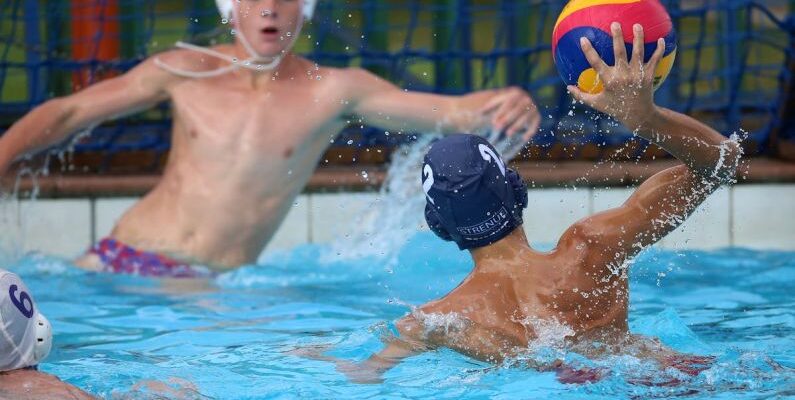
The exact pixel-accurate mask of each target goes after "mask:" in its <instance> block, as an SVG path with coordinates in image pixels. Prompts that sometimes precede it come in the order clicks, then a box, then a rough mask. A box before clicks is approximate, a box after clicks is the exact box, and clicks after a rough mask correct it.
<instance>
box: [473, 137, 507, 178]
mask: <svg viewBox="0 0 795 400" xmlns="http://www.w3.org/2000/svg"><path fill="white" fill-rule="evenodd" d="M478 150H480V156H481V157H483V159H484V160H486V161H494V162H496V163H497V167H499V168H500V172H502V176H505V164H503V163H502V159H500V158H499V157H497V155H496V154H494V150H492V149H491V148H489V146H486V145H485V144H482V143H481V144H479V145H478Z"/></svg>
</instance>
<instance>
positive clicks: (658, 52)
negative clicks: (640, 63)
mask: <svg viewBox="0 0 795 400" xmlns="http://www.w3.org/2000/svg"><path fill="white" fill-rule="evenodd" d="M663 52H665V39H663V38H659V39H657V48H656V49H655V50H654V53H653V54H652V55H651V58H650V59H649V62H648V63H646V68H647V69H648V71H649V72H653V71H654V70H655V69H657V64H659V63H660V59H662V56H663Z"/></svg>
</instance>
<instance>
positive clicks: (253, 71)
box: [233, 41, 295, 86]
mask: <svg viewBox="0 0 795 400" xmlns="http://www.w3.org/2000/svg"><path fill="white" fill-rule="evenodd" d="M233 54H234V57H235V58H237V59H238V60H239V61H238V62H246V61H245V60H248V59H250V58H251V56H250V55H249V53H248V51H247V50H246V48H245V47H244V46H243V44H241V43H240V42H239V41H238V42H236V43H235V45H234V51H233ZM294 58H295V57H294V56H293V54H292V52H290V51H288V52H286V53H285V54H284V55H283V56H282V58H281V61H279V62H278V63H276V65H269V62H259V63H257V62H253V61H252V62H251V64H249V65H247V66H246V67H244V68H240V69H238V72H239V73H240V74H245V75H246V76H250V77H251V79H252V80H253V82H254V83H255V84H256V85H257V86H260V85H261V84H266V83H267V82H269V81H272V80H276V79H278V78H279V76H284V75H285V72H286V71H287V70H288V69H289V65H290V64H292V62H293V61H294ZM259 65H261V66H262V67H261V68H257V67H258V66H259Z"/></svg>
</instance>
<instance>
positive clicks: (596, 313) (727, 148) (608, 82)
mask: <svg viewBox="0 0 795 400" xmlns="http://www.w3.org/2000/svg"><path fill="white" fill-rule="evenodd" d="M616 25H617V24H614V26H613V28H612V30H613V32H612V34H613V39H614V51H615V53H616V54H615V59H616V60H619V62H618V63H617V65H615V66H613V67H609V66H607V65H605V64H604V62H603V61H602V60H601V59H600V58H599V56H598V55H597V54H596V52H595V51H594V49H593V47H592V46H591V45H590V43H588V42H587V40H584V41H583V42H582V47H583V51H584V52H585V54H586V56H587V58H588V60H589V62H590V63H591V65H592V66H593V67H594V69H595V70H596V71H597V72H598V73H599V75H600V78H601V79H602V81H603V82H604V85H605V90H604V92H602V93H601V94H598V95H591V94H586V93H583V92H580V91H579V90H578V89H577V88H575V87H569V91H570V92H571V93H572V95H573V96H574V97H575V98H577V99H578V100H580V101H583V102H584V103H586V104H588V105H590V106H591V107H593V108H595V109H597V110H599V111H602V112H604V113H607V114H610V115H612V116H614V117H615V118H616V119H618V120H619V121H620V122H622V123H623V124H624V125H625V126H627V127H629V128H630V129H632V130H634V131H635V132H636V133H637V134H638V135H639V136H641V137H644V138H646V139H648V140H649V141H651V142H654V143H656V144H658V145H659V146H661V147H663V148H664V149H666V150H667V151H668V152H669V153H670V154H671V155H673V156H674V157H676V158H677V159H679V160H680V161H681V162H682V164H683V165H679V166H676V167H673V168H670V169H667V170H665V171H662V172H660V173H658V174H656V175H654V176H652V177H651V178H649V179H648V180H646V181H645V182H644V183H643V184H642V185H640V187H638V189H637V190H636V191H635V193H633V194H632V196H630V198H629V199H628V200H627V201H626V202H625V203H624V204H623V205H621V206H620V207H618V208H614V209H611V210H607V211H605V212H601V213H598V214H595V215H592V216H589V217H586V218H584V219H582V220H580V221H578V222H576V223H575V224H574V225H572V226H571V227H569V228H568V229H567V230H566V231H565V233H564V234H563V235H562V236H561V238H560V240H559V241H558V243H557V246H556V247H555V248H554V249H553V250H552V251H550V252H546V253H544V252H539V251H536V250H534V249H532V248H531V247H530V245H529V244H528V243H527V239H526V237H525V235H524V228H523V227H519V228H516V229H515V230H514V231H513V232H512V233H511V234H509V235H508V236H506V237H504V238H502V239H501V240H499V241H497V242H496V243H493V244H491V245H488V246H485V247H481V248H476V249H473V250H470V254H471V256H472V260H473V262H474V269H473V270H472V272H471V273H470V274H469V276H467V277H466V278H465V279H464V281H463V282H462V283H461V284H460V285H459V286H458V287H456V288H455V289H454V290H453V291H451V292H450V293H449V294H447V295H446V296H445V297H443V298H441V299H439V300H436V301H432V302H430V303H427V304H424V305H421V306H419V307H418V308H417V309H416V310H414V311H412V312H411V313H410V314H409V315H408V316H406V317H405V318H403V319H401V320H399V321H398V322H397V327H398V330H399V332H400V338H398V339H395V340H392V341H390V342H389V343H388V344H387V346H386V348H384V349H383V350H382V351H381V352H380V353H378V354H375V355H373V356H372V357H370V359H368V360H366V361H365V362H363V363H361V364H353V363H347V362H342V361H340V360H334V359H331V358H329V357H325V356H320V355H319V354H317V353H316V354H314V355H310V356H313V357H315V358H318V357H322V358H323V359H326V360H330V361H334V362H336V363H338V366H339V367H340V370H341V371H343V372H345V373H346V374H348V375H349V376H350V377H351V378H352V379H353V380H356V381H359V382H376V381H379V380H380V374H381V373H383V372H384V371H386V370H388V369H389V368H391V367H393V366H394V365H396V364H397V363H399V362H400V360H402V359H403V358H405V357H409V356H411V355H414V354H417V353H418V352H422V351H427V350H430V349H434V348H438V347H448V348H452V349H454V350H456V351H458V352H461V353H463V354H466V355H468V356H471V357H473V358H476V359H479V360H484V361H489V362H501V361H503V360H505V359H506V358H510V357H513V356H515V355H518V354H521V353H523V352H527V350H528V346H529V345H530V344H531V343H532V342H533V341H534V340H535V339H537V338H538V337H539V332H541V331H542V330H549V329H550V328H554V329H556V330H555V332H558V333H557V335H558V336H559V339H560V340H561V342H563V343H562V344H563V345H565V346H567V347H569V348H572V349H574V350H575V351H578V352H580V353H582V354H585V355H587V356H593V357H600V356H603V355H606V354H615V353H621V352H624V351H628V350H629V349H630V348H632V349H633V351H634V352H635V355H636V356H639V357H644V358H651V359H654V360H657V361H658V362H659V364H660V365H661V366H663V367H669V366H670V367H673V368H677V369H679V370H680V371H682V372H685V373H688V374H692V373H698V371H700V370H703V369H704V368H706V367H705V366H704V364H705V363H708V362H709V361H710V358H709V357H699V356H689V355H683V354H678V353H676V352H675V351H672V350H670V349H667V348H665V346H663V345H662V344H660V343H659V342H658V341H656V340H654V339H649V338H641V337H639V336H635V335H631V334H630V333H629V330H628V323H627V319H628V310H627V308H628V303H629V283H628V277H627V268H628V267H629V265H630V262H631V260H632V258H633V257H634V256H635V255H637V254H638V253H639V252H640V251H641V250H642V249H643V248H645V247H647V246H649V245H651V244H653V243H655V242H657V241H658V240H660V239H661V238H662V237H664V236H665V235H666V234H668V233H669V232H671V231H673V230H674V229H676V227H677V226H679V225H680V224H681V223H682V222H684V220H685V219H686V218H687V216H689V215H690V214H691V213H692V212H693V211H694V210H695V209H696V207H698V205H699V204H701V203H702V202H703V201H704V200H705V199H706V198H707V197H708V196H709V195H710V194H711V193H712V192H713V191H714V190H716V189H717V188H718V187H720V185H721V184H723V183H726V182H728V181H730V180H731V179H732V178H733V176H734V174H735V171H736V168H737V163H738V162H739V159H740V157H741V150H740V147H739V145H738V144H737V143H735V142H733V141H730V140H728V139H727V138H726V137H724V136H722V135H721V134H719V133H718V132H716V131H714V130H713V129H711V128H709V127H708V126H706V125H704V124H702V123H700V122H698V121H696V120H694V119H692V118H690V117H687V116H685V115H682V114H678V113H675V112H673V111H670V110H666V109H663V108H660V107H658V106H656V105H655V104H654V102H653V89H652V79H653V74H652V73H651V72H652V71H654V67H655V66H656V65H657V62H658V61H659V59H660V57H661V56H662V50H663V48H664V43H662V42H658V48H657V51H656V52H655V53H654V55H653V56H652V58H651V60H650V61H649V63H648V64H645V65H643V64H642V61H641V60H643V54H642V50H643V46H642V43H643V31H642V28H641V27H640V26H635V27H634V28H633V29H634V35H635V43H634V52H633V54H632V59H631V61H629V62H627V61H623V60H627V56H626V53H625V47H624V44H623V36H622V33H621V29H620V27H619V26H616ZM462 168H463V167H462ZM525 222H526V223H527V224H528V225H529V226H528V227H529V228H530V229H543V227H534V226H533V221H525ZM440 267H441V268H440V270H443V269H444V268H443V266H440ZM563 336H565V340H563ZM594 342H599V343H601V344H602V346H601V347H598V348H597V347H594V346H592V345H591V344H592V343H594ZM530 366H532V367H535V368H538V369H541V370H551V369H554V370H557V371H558V373H559V375H561V376H562V377H563V378H562V379H563V380H566V381H570V382H578V381H585V380H594V379H598V378H599V377H600V376H601V374H600V373H599V371H576V370H570V369H566V368H565V366H563V365H562V364H560V363H559V362H557V363H552V364H549V365H530Z"/></svg>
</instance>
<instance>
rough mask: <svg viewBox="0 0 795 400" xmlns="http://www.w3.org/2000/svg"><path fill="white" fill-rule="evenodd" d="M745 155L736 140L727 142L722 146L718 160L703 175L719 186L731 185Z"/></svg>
mask: <svg viewBox="0 0 795 400" xmlns="http://www.w3.org/2000/svg"><path fill="white" fill-rule="evenodd" d="M742 155H743V149H742V147H741V146H740V144H739V143H737V142H736V141H734V140H726V141H724V142H723V143H721V144H720V147H719V156H718V160H717V161H716V162H715V165H714V166H712V168H710V169H709V170H706V171H703V172H704V173H703V175H704V176H705V177H706V178H707V179H708V180H709V181H711V182H714V183H716V184H718V185H722V184H726V183H731V182H733V181H734V178H735V176H736V174H737V168H738V166H739V164H740V159H741V158H742Z"/></svg>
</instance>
